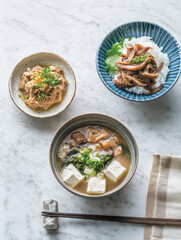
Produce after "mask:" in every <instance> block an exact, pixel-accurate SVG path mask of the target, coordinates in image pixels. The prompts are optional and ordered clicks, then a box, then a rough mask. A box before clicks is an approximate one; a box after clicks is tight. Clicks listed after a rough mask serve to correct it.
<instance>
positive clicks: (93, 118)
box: [50, 114, 138, 198]
mask: <svg viewBox="0 0 181 240" xmlns="http://www.w3.org/2000/svg"><path fill="white" fill-rule="evenodd" d="M87 125H101V126H104V127H107V128H109V129H111V130H113V131H115V132H117V133H118V134H120V135H122V136H123V137H124V138H125V140H126V141H127V143H128V145H129V148H130V151H131V155H132V159H131V167H130V170H129V172H128V174H127V176H126V178H125V179H124V181H123V182H122V183H121V184H120V185H119V186H118V187H117V188H115V189H113V190H112V191H110V192H107V193H105V194H103V195H89V194H83V193H80V192H78V191H76V190H75V189H72V188H71V187H69V186H67V185H66V184H65V183H64V182H63V181H62V179H61V178H60V176H59V173H58V171H57V169H56V164H55V161H56V153H57V150H58V147H59V145H60V143H61V142H62V140H63V139H64V138H65V137H66V136H67V135H68V134H69V133H71V132H72V131H74V130H76V129H77V128H80V127H83V126H87ZM137 164H138V147H137V144H136V141H135V139H134V137H133V135H132V134H131V133H130V131H129V130H128V129H127V128H126V127H125V126H124V125H123V124H122V123H120V122H119V121H117V120H115V119H113V118H111V117H109V116H106V115H102V114H85V115H80V116H78V117H75V118H72V119H70V120H69V121H67V122H66V123H64V124H63V125H62V126H61V127H60V128H59V129H58V130H57V132H56V134H55V136H54V138H53V140H52V143H51V146H50V166H51V169H52V172H53V174H54V176H55V177H56V179H57V180H58V182H59V183H60V184H61V185H62V186H63V187H64V188H66V189H67V190H69V191H70V192H72V193H75V194H77V195H79V196H83V197H89V198H100V197H104V196H108V195H111V194H113V193H115V192H117V191H119V190H120V189H122V188H123V187H124V186H125V185H126V184H127V183H128V182H129V181H130V180H131V178H132V177H133V175H134V173H135V171H136V168H137Z"/></svg>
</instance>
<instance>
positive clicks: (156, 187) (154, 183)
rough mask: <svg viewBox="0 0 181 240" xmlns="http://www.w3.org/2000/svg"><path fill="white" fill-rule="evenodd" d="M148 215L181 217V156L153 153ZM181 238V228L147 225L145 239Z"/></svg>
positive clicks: (166, 239) (179, 239)
mask: <svg viewBox="0 0 181 240" xmlns="http://www.w3.org/2000/svg"><path fill="white" fill-rule="evenodd" d="M146 217H160V218H181V158H178V157H171V156H160V155H153V166H152V171H151V176H150V183H149V189H148V196H147V205H146ZM160 239H162V240H181V228H179V227H157V226H153V227H151V226H146V227H145V229H144V240H160Z"/></svg>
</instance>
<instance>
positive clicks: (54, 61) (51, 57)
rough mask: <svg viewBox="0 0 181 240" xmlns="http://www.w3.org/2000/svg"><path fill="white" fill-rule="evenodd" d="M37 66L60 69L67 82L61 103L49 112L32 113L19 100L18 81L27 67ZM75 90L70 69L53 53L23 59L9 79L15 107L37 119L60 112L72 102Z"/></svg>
mask: <svg viewBox="0 0 181 240" xmlns="http://www.w3.org/2000/svg"><path fill="white" fill-rule="evenodd" d="M37 64H39V65H54V66H55V67H60V68H62V69H63V71H64V75H65V78H66V79H67V81H68V88H67V92H66V95H65V97H64V99H63V101H62V102H61V103H60V104H58V105H56V106H55V107H53V108H50V110H46V111H40V112H39V111H34V110H33V109H31V108H30V107H28V106H27V105H26V104H25V103H24V102H23V100H22V99H21V98H19V95H20V94H21V92H20V90H19V89H18V85H19V81H20V78H21V75H22V74H23V72H25V71H26V69H27V68H28V67H30V68H31V67H33V66H35V65H37ZM75 90H76V80H75V75H74V72H73V70H72V68H71V67H70V65H69V64H68V63H67V62H66V61H65V60H64V59H63V58H62V57H60V56H58V55H56V54H54V53H47V52H40V53H36V54H33V55H30V56H28V57H26V58H24V59H23V60H21V61H20V62H19V63H18V64H17V65H16V66H15V68H14V69H13V72H12V73H11V76H10V79H9V92H10V96H11V98H12V100H13V102H14V103H15V105H16V106H17V107H18V108H19V109H20V110H21V111H22V112H24V113H26V114H28V115H30V116H32V117H37V118H47V117H52V116H54V115H57V114H59V113H60V112H62V111H63V110H64V109H66V108H67V107H68V106H69V105H70V103H71V102H72V100H73V98H74V95H75Z"/></svg>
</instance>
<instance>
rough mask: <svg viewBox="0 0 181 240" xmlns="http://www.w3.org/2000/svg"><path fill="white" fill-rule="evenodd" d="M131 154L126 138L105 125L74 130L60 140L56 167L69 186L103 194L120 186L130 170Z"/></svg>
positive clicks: (85, 192) (84, 191)
mask: <svg viewBox="0 0 181 240" xmlns="http://www.w3.org/2000/svg"><path fill="white" fill-rule="evenodd" d="M130 165H131V153H130V150H129V147H128V144H127V142H126V141H125V139H124V138H123V137H122V136H120V135H118V134H117V133H116V132H113V131H111V130H110V129H107V128H105V127H101V126H92V125H91V126H86V127H82V128H79V129H76V130H75V131H73V132H71V133H70V134H69V135H67V136H66V137H65V139H64V140H63V142H61V143H60V146H59V150H58V151H57V156H56V167H57V170H58V172H59V174H60V177H61V178H62V180H63V181H64V182H65V184H67V185H68V186H69V187H72V188H74V189H75V190H77V191H79V192H81V193H84V194H94V195H100V194H104V193H106V192H109V191H111V190H113V189H114V188H116V187H117V186H119V185H120V184H121V182H123V180H124V179H125V177H126V175H127V174H128V172H129V169H130Z"/></svg>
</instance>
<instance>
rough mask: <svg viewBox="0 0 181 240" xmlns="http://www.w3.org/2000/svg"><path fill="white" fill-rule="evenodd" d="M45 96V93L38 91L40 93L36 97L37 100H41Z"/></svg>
mask: <svg viewBox="0 0 181 240" xmlns="http://www.w3.org/2000/svg"><path fill="white" fill-rule="evenodd" d="M45 96H46V95H45V94H44V93H43V92H40V93H39V96H38V98H37V101H38V102H40V101H41V100H43V99H44V98H45Z"/></svg>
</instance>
